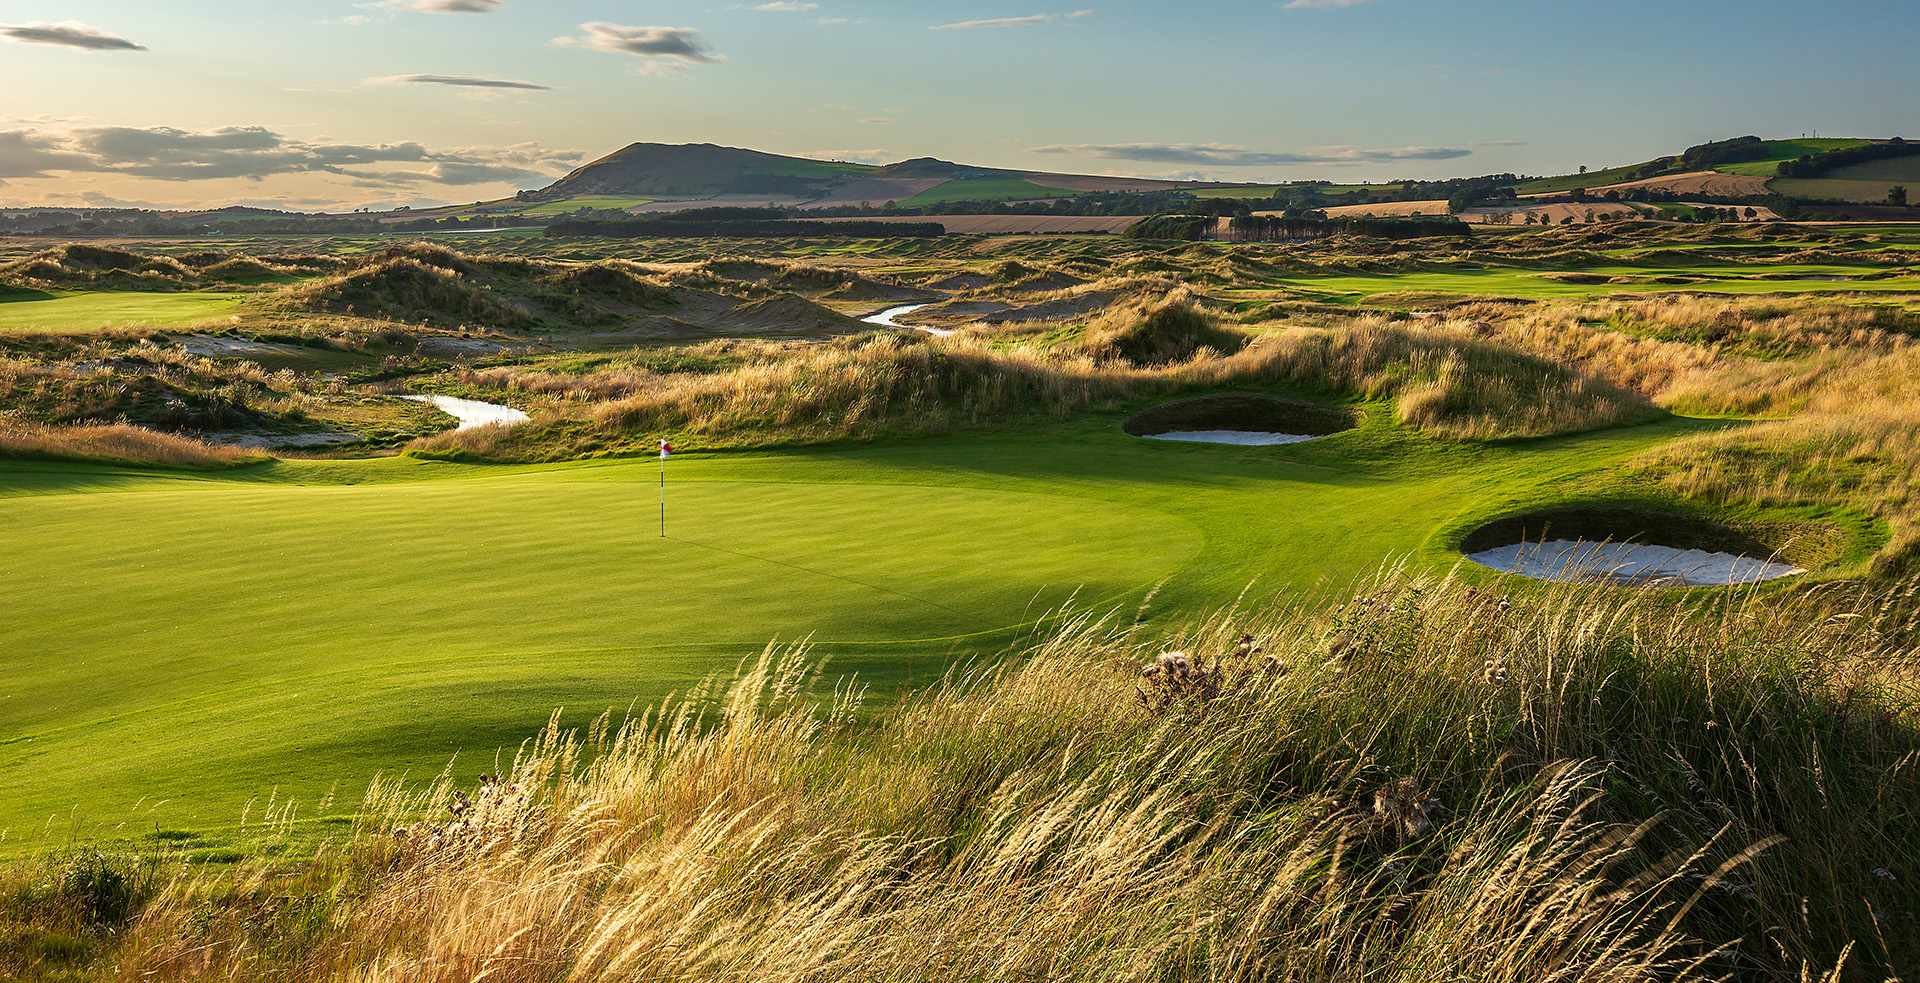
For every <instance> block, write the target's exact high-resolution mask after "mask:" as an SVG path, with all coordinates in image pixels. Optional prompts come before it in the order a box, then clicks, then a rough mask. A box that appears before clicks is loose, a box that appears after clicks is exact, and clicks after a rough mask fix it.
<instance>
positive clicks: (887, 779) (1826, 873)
mask: <svg viewBox="0 0 1920 983" xmlns="http://www.w3.org/2000/svg"><path fill="white" fill-rule="evenodd" d="M1661 597H1662V595H1651V594H1645V593H1634V592H1631V591H1624V590H1614V589H1602V588H1591V587H1575V586H1536V587H1529V588H1527V589H1525V590H1522V591H1519V592H1517V593H1515V594H1512V595H1508V596H1495V595H1493V594H1490V593H1487V592H1485V591H1481V590H1476V589H1473V588H1470V587H1467V586H1465V585H1463V584H1462V583H1460V582H1457V581H1455V580H1452V579H1451V578H1439V579H1435V578H1416V577H1410V576H1406V575H1403V574H1401V573H1399V572H1396V571H1389V572H1387V573H1385V574H1383V575H1382V576H1380V577H1379V578H1377V579H1376V580H1374V581H1373V582H1371V583H1368V584H1367V585H1365V586H1364V587H1363V588H1362V589H1361V590H1360V591H1358V596H1355V597H1353V598H1351V599H1350V600H1339V601H1335V602H1328V603H1315V604H1306V603H1295V604H1287V605H1283V606H1277V607H1268V608H1259V607H1256V606H1255V605H1253V604H1251V603H1247V602H1245V601H1244V600H1243V602H1242V603H1239V604H1237V605H1235V606H1234V607H1233V608H1231V609H1229V610H1224V611H1222V612H1220V613H1218V614H1217V615H1214V616H1211V617H1205V618H1200V619H1197V620H1195V621H1193V622H1191V623H1188V624H1186V625H1184V626H1180V627H1178V628H1176V629H1174V630H1173V631H1172V632H1171V634H1170V635H1167V636H1160V637H1158V638H1154V639H1149V637H1148V636H1147V634H1146V633H1145V632H1144V631H1143V630H1141V629H1140V628H1138V627H1137V626H1135V625H1134V624H1133V623H1132V620H1131V619H1129V618H1126V617H1124V616H1121V617H1112V616H1109V617H1106V618H1101V617H1094V616H1091V615H1088V616H1082V617H1078V618H1070V619H1068V620H1067V621H1065V622H1064V623H1061V624H1060V625H1059V626H1058V627H1057V628H1056V629H1054V630H1052V631H1051V632H1050V633H1049V634H1046V635H1045V636H1043V637H1038V638H1036V639H1034V640H1033V641H1032V642H1031V643H1030V644H1028V645H1026V646H1024V647H1023V648H1022V649H1021V650H1020V651H1019V652H1017V653H1015V657H1013V658H1009V659H1006V660H1003V661H1000V662H997V663H995V664H992V665H983V666H981V667H979V668H977V669H975V670H974V671H971V672H966V673H955V674H953V675H951V676H949V677H948V678H947V679H946V680H945V681H944V682H943V683H942V684H940V685H938V686H935V687H932V688H930V689H928V690H926V691H923V692H920V693H918V694H915V695H912V696H909V697H906V698H904V699H902V700H900V701H899V702H885V701H879V700H876V699H875V698H874V697H873V696H872V695H871V694H867V693H865V692H864V691H863V690H862V689H861V687H860V685H859V683H858V681H857V680H842V681H840V682H839V683H837V684H835V685H834V686H833V688H832V692H831V694H829V693H827V692H826V689H825V683H824V680H825V678H826V677H825V676H824V675H822V674H821V670H820V667H819V666H818V665H817V664H814V663H812V662H811V661H810V656H809V653H808V651H807V649H806V647H805V646H798V647H793V648H788V649H772V648H770V649H769V650H768V651H767V652H766V653H764V654H763V655H762V656H761V657H760V658H759V659H758V660H750V662H749V663H748V664H746V665H745V666H743V671H742V672H741V673H740V674H739V675H738V677H737V678H736V679H735V680H734V681H733V682H732V683H731V684H730V685H726V686H721V685H717V684H715V685H710V686H707V687H703V688H701V689H700V690H697V691H696V692H693V693H690V694H687V695H686V696H685V697H684V698H682V699H679V700H676V701H672V702H670V703H669V704H668V705H666V706H663V707H661V708H658V709H655V710H653V711H649V712H647V713H645V714H643V715H641V716H639V717H637V718H635V719H632V720H629V721H627V722H625V723H624V724H620V725H618V726H614V725H612V724H611V722H609V721H608V720H606V719H602V720H599V721H596V722H594V723H593V725H592V726H591V727H588V728H586V729H585V731H584V732H580V731H576V730H569V729H565V728H563V727H562V726H561V725H560V724H559V723H558V717H557V715H556V722H555V724H554V725H553V726H551V727H549V729H548V730H547V731H546V732H545V733H544V734H542V735H540V737H539V738H537V739H536V740H534V741H531V742H530V743H528V744H527V745H525V746H524V747H523V748H522V750H521V752H520V753H519V754H518V756H517V757H516V758H515V760H514V761H513V763H512V765H511V767H510V768H508V769H507V770H505V772H504V773H503V774H501V775H499V776H485V777H483V779H482V780H481V781H480V782H479V784H478V785H477V786H476V785H473V784H470V783H468V782H467V781H454V780H452V779H443V780H442V781H441V782H440V783H439V784H437V785H435V786H433V787H431V788H425V789H418V788H415V789H409V788H403V787H399V786H395V785H391V784H384V785H378V786H376V789H375V791H374V792H373V793H371V794H370V796H369V800H368V803H367V807H366V810H365V815H366V817H367V818H366V819H365V821H364V822H363V824H362V827H361V828H360V829H359V831H358V832H357V833H356V834H355V835H354V837H353V838H352V839H351V840H350V841H349V842H348V843H346V844H345V845H344V846H343V847H342V848H340V849H337V850H331V851H328V852H326V853H324V854H323V855H322V856H321V857H319V858H318V859H316V860H313V861H310V862H301V863H290V862H280V863H275V862H272V861H258V862H254V863H251V864H247V865H242V866H241V867H238V868H217V869H216V868H196V869H193V870H186V871H182V872H180V873H178V874H177V875H174V876H171V877H170V878H162V883H160V884H159V885H158V886H157V887H156V888H155V889H154V890H153V892H152V893H151V897H150V898H148V899H147V900H146V901H145V903H144V905H143V906H142V907H141V908H140V909H139V911H138V913H137V914H135V915H133V916H131V917H130V918H129V919H128V920H127V922H126V924H125V927H124V929H123V930H122V932H121V934H120V935H118V936H117V937H116V945H115V950H114V954H113V956H112V958H111V960H110V961H109V962H102V963H100V964H98V965H99V966H100V968H101V972H102V974H103V975H107V976H115V977H117V978H122V979H129V980H132V979H139V980H156V981H162V980H198V979H232V980H268V979H271V980H293V981H308V980H312V981H319V980H353V981H362V983H373V981H387V980H393V981H407V983H437V981H453V980H460V981H468V980H489V981H503V983H505V981H529V983H531V981H563V980H564V981H602V980H605V981H615V980H619V981H628V980H633V981H638V980H729V981H733V980H738V981H789V980H791V981H801V980H805V981H832V980H863V981H865V980H888V981H892V980H901V981H905V980H926V981H934V980H940V981H946V980H1006V981H1026V980H1063V981H1064V980H1089V981H1092V980H1100V981H1110V980H1153V981H1172V980H1222V981H1225V980H1249V981H1251V980H1343V981H1344V980H1353V981H1359V980H1368V981H1373V980H1387V981H1431V980H1511V981H1527V983H1538V981H1575V980H1578V981H1616V980H1617V981H1629V980H1631V981H1641V980H1709V979H1740V980H1798V979H1803V978H1805V979H1812V978H1832V979H1861V980H1868V979H1884V978H1890V973H1891V972H1892V971H1893V970H1894V969H1895V968H1897V967H1900V966H1904V965H1911V964H1912V962H1913V960H1914V959H1916V958H1917V957H1920V942H1916V939H1920V933H1916V932H1914V931H1913V930H1912V929H1911V928H1910V927H1909V926H1911V925H1912V921H1911V918H1910V914H1909V913H1911V912H1913V911H1914V910H1915V909H1917V908H1920V892H1917V891H1916V889H1915V887H1914V884H1915V883H1916V881H1915V879H1914V878H1915V877H1916V876H1920V868H1917V867H1916V861H1917V860H1920V827H1917V826H1916V825H1915V824H1914V823H1913V822H1912V821H1911V816H1910V813H1909V812H1908V809H1909V808H1910V803H1912V802H1914V801H1920V798H1917V797H1916V793H1917V792H1920V773H1916V767H1915V766H1916V763H1917V762H1920V739H1917V738H1916V734H1915V732H1914V729H1913V726H1914V723H1915V720H1914V716H1913V712H1912V705H1911V702H1910V700H1911V695H1912V692H1913V689H1912V686H1913V683H1914V677H1913V675H1912V670H1913V664H1912V654H1913V653H1912V649H1911V645H1912V643H1913V639H1914V637H1915V636H1914V632H1913V629H1914V625H1913V624H1912V621H1911V614H1910V612H1911V611H1912V610H1913V603H1912V602H1913V590H1912V589H1911V588H1902V589H1894V590H1891V591H1886V592H1882V593H1877V594H1872V595H1868V594H1864V593H1856V594H1849V593H1846V592H1844V591H1842V590H1839V589H1830V590H1829V591H1828V592H1827V593H1824V594H1822V593H1803V594H1798V595H1793V594H1783V593H1780V592H1758V591H1733V592H1723V593H1721V594H1719V595H1716V596H1715V597H1714V598H1712V599H1710V600H1696V601H1693V602H1690V603H1689V604H1688V605H1686V606H1676V604H1675V603H1674V602H1673V601H1671V600H1670V599H1669V600H1662V599H1660V598H1661ZM1245 634H1250V635H1252V636H1254V639H1255V640H1257V646H1256V645H1254V644H1244V643H1242V639H1243V636H1244V635H1245ZM1169 648H1176V649H1178V650H1179V651H1181V652H1184V653H1185V656H1184V658H1178V657H1169V659H1168V660H1166V662H1165V664H1167V665H1169V666H1174V665H1176V664H1177V666H1178V669H1177V671H1176V670H1174V669H1168V670H1164V671H1156V672H1155V673H1154V674H1152V675H1143V672H1142V667H1143V665H1158V664H1159V663H1158V662H1156V660H1157V657H1158V656H1159V655H1160V653H1162V652H1163V651H1164V650H1167V649H1169ZM881 702H885V705H881V706H877V707H876V706H874V705H873V704H875V703H881ZM1409 802H1418V803H1420V805H1419V807H1418V814H1419V815H1420V816H1422V817H1430V819H1428V820H1422V821H1409V818H1410V817H1412V816H1413V815H1414V812H1413V811H1411V810H1410V809H1409V807H1408V806H1407V803H1409ZM1803 974H1804V975H1803ZM1829 974H1830V975H1829Z"/></svg>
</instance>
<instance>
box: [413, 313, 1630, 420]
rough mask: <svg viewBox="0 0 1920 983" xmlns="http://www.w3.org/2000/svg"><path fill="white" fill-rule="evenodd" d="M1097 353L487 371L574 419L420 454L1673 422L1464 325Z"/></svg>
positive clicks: (1299, 333)
mask: <svg viewBox="0 0 1920 983" xmlns="http://www.w3.org/2000/svg"><path fill="white" fill-rule="evenodd" d="M1087 339H1088V340H1087V341H1085V342H1080V341H1075V342H1072V343H1068V344H1058V345H1056V344H1050V343H1048V342H1047V341H1045V340H1044V339H1039V340H1035V339H1027V340H1022V341H1015V342H1008V341H1006V340H1005V339H1002V338H999V337H994V336H988V335H981V334H976V333H966V334H960V335H955V336H952V337H948V338H937V339H935V338H924V337H916V336H911V335H903V334H891V333H874V334H868V335H861V336H857V337H853V338H846V339H839V340H835V341H832V342H827V343H824V344H818V345H791V344H789V345H781V346H768V345H763V346H757V347H754V346H747V345H742V344H738V343H735V344H733V345H730V346H729V348H728V352H729V357H731V358H737V359H738V360H739V361H740V362H741V363H743V364H739V365H736V366H734V367H731V368H727V369H724V370H721V371H712V372H690V373H672V372H669V373H660V372H652V371H647V370H644V369H641V368H639V367H637V366H635V367H622V368H619V369H608V370H598V371H593V372H587V373H580V374H564V373H556V372H552V371H528V370H523V369H513V368H507V369H491V370H485V371H484V372H482V373H475V374H474V375H473V378H474V379H475V380H476V381H477V382H479V383H482V384H493V385H504V386H508V387H513V388H522V389H527V390H531V391H538V392H542V393H544V394H547V395H555V396H563V397H568V398H570V399H571V401H572V402H571V405H568V406H563V407H562V408H561V409H559V410H557V411H555V412H553V413H550V414H549V415H548V416H547V417H546V418H544V419H543V420H540V421H537V422H536V424H535V425H533V426H523V427H519V428H516V429H514V430H510V431H482V430H470V431H461V432H457V433H451V434H443V435H439V436H435V437H431V438H427V439H425V440H424V441H421V442H419V444H418V445H417V446H420V447H422V448H425V449H431V450H441V451H446V450H466V451H471V452H475V453H480V454H484V455H489V456H502V457H523V456H549V457H553V456H566V455H568V454H573V453H579V452H582V451H591V450H608V449H620V448H623V447H625V448H633V447H641V446H646V445H647V443H648V441H649V440H651V439H653V438H655V437H658V436H659V435H662V434H677V435H680V436H682V437H685V438H688V439H697V440H699V441H700V442H702V443H703V444H706V445H708V446H719V445H729V444H764V443H771V442H780V443H806V442H816V441H827V440H837V439H846V438H855V439H861V438H870V437H874V436H878V435H882V434H889V433H944V432H950V431H954V430H959V429H968V428H981V427H991V426H996V425H999V424H1002V423H1005V422H1008V421H1015V420H1020V421H1029V420H1035V419H1042V420H1044V419H1058V418H1061V417H1064V416H1067V415H1069V414H1075V413H1083V412H1101V411H1110V410H1113V409H1116V408H1118V407H1120V406H1122V405H1125V404H1126V403H1128V402H1131V401H1137V400H1141V399H1146V398H1149V397H1171V396H1175V395H1178V394H1180V393H1183V392H1192V391H1200V390H1205V389H1209V388H1219V387H1223V386H1231V387H1242V388H1244V387H1256V388H1257V387H1260V386H1263V385H1275V384H1287V385H1292V386H1298V387H1307V388H1311V389H1319V390H1322V391H1327V392H1330V393H1334V392H1340V391H1343V390H1344V391H1347V392H1358V393H1360V394H1363V395H1365V396H1367V397H1372V398H1387V399H1393V400H1395V401H1396V405H1397V408H1398V411H1399V415H1400V417H1401V419H1402V420H1403V421H1404V422H1406V423H1408V424H1410V425H1412V426H1415V427H1418V428H1420V429H1423V430H1426V431H1428V432H1431V433H1434V434H1437V435H1441V436H1445V437H1451V438H1456V439H1495V438H1507V437H1535V436H1545V435H1549V434H1556V433H1568V432H1576V431H1581V430H1590V429H1596V428H1600V427H1608V426H1618V425H1622V424H1627V423H1634V422H1641V421H1645V420H1649V419H1653V418H1656V417H1657V416H1659V415H1660V414H1659V411H1658V410H1657V409H1655V408H1654V407H1653V406H1652V405H1651V404H1650V403H1649V402H1648V401H1647V400H1646V399H1645V398H1643V397H1640V396H1637V395H1635V394H1632V393H1629V392H1627V391H1624V390H1622V389H1619V388H1617V387H1614V386H1611V385H1608V384H1606V383H1603V382H1599V381H1597V380H1595V379H1592V378H1590V377H1588V376H1585V375H1582V374H1581V373H1579V372H1577V371H1574V370H1572V369H1569V368H1566V367H1564V366H1560V365H1555V364H1553V363H1551V362H1548V361H1546V360H1543V359H1540V358H1537V357H1534V356H1531V355H1527V354H1524V353H1521V352H1517V351H1514V350H1513V349H1511V348H1507V347H1503V346H1501V345H1498V344H1495V343H1492V342H1488V341H1485V340H1482V339H1478V338H1475V337H1473V335H1472V333H1471V331H1470V330H1468V329H1467V328H1466V327H1465V326H1462V325H1459V324H1451V323H1450V324H1444V325H1437V326H1433V327H1426V326H1415V325H1407V324H1403V323H1398V322H1392V321H1389V320H1387V319H1385V318H1381V317H1369V318H1360V319H1356V320H1355V321H1353V322H1352V323H1350V324H1347V325H1344V326H1341V327H1338V328H1330V329H1316V328H1300V329H1292V330H1290V331H1287V332H1283V333H1275V334H1268V335H1263V336H1261V337H1258V338H1255V339H1253V340H1252V341H1251V342H1250V343H1249V342H1248V340H1247V339H1246V338H1245V337H1244V336H1241V335H1239V334H1238V333H1237V332H1232V331H1227V330H1224V329H1221V328H1219V327H1217V326H1216V325H1215V324H1214V323H1213V322H1212V320H1211V319H1210V318H1208V317H1207V316H1206V315H1205V314H1203V313H1201V312H1199V311H1197V310H1195V309H1193V308H1192V307H1191V306H1188V305H1186V304H1185V303H1183V302H1182V301H1181V300H1180V299H1179V298H1175V299H1174V300H1172V301H1171V302H1168V303H1164V304H1161V305H1157V306H1156V305H1140V306H1129V307H1126V308H1125V309H1124V310H1123V311H1121V312H1120V313H1118V314H1114V315H1111V316H1110V319H1109V320H1108V321H1104V322H1102V323H1100V324H1097V325H1095V326H1094V328H1092V329H1090V330H1089V332H1088V334H1087ZM1216 346H1217V347H1216ZM607 397H613V398H607Z"/></svg>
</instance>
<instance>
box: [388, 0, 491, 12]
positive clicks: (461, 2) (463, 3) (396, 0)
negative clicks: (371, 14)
mask: <svg viewBox="0 0 1920 983" xmlns="http://www.w3.org/2000/svg"><path fill="white" fill-rule="evenodd" d="M359 6H361V7H363V8H365V9H367V10H404V11H409V12H412V13H416V14H491V13H493V12H494V11H496V10H505V9H507V0H380V2H379V3H363V4H360V5H359Z"/></svg>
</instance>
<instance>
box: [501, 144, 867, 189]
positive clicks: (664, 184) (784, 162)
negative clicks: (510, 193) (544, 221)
mask: <svg viewBox="0 0 1920 983" xmlns="http://www.w3.org/2000/svg"><path fill="white" fill-rule="evenodd" d="M876 170H879V168H875V167H872V166H869V165H866V164H848V163H840V162H835V161H824V160H809V159H806V158H804V157H783V156H780V155H779V154H767V153H761V152H760V151H758V150H741V149H738V148H735V147H721V146H716V145H714V144H711V143H689V144H678V145H676V144H665V143H635V144H629V145H628V146H625V147H622V148H621V149H619V150H616V151H614V152H613V153H610V154H608V155H606V156H605V157H602V158H600V159H599V160H596V161H593V162H592V163H589V164H586V165H583V166H581V167H580V168H578V169H577V170H575V171H574V172H573V173H571V174H568V175H567V176H566V177H563V178H561V179H560V180H558V181H555V182H554V183H553V184H551V185H548V186H547V187H545V188H543V189H541V190H539V191H535V192H529V193H527V195H526V197H527V198H530V199H533V200H538V201H549V200H558V199H567V198H584V197H593V196H626V197H638V198H689V197H700V196H708V195H787V196H791V197H796V198H815V197H821V196H822V195H824V194H825V193H826V192H827V191H828V190H830V189H831V188H832V187H833V186H834V185H835V184H836V183H839V182H840V181H841V180H842V179H844V178H848V177H855V176H861V175H865V174H868V173H870V172H873V171H876Z"/></svg>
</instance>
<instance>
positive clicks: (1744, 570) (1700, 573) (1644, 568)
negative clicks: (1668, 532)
mask: <svg viewBox="0 0 1920 983" xmlns="http://www.w3.org/2000/svg"><path fill="white" fill-rule="evenodd" d="M1467 559H1469V560H1472V561H1473V562H1475V563H1478V564H1480V565H1481V566H1485V567H1492V568H1493V569H1495V570H1499V571H1502V572H1504V573H1514V574H1519V575H1520V576H1522V577H1532V578H1534V579H1535V580H1560V581H1581V582H1602V583H1613V584H1623V585H1632V586H1649V587H1656V586H1657V587H1725V586H1728V585H1731V584H1752V583H1758V582H1760V581H1762V580H1774V579H1776V578H1779V577H1790V576H1792V575H1794V574H1797V573H1806V571H1805V570H1802V569H1801V568H1799V567H1796V566H1793V565H1792V564H1788V563H1781V562H1778V561H1775V560H1762V559H1758V558H1755V557H1751V556H1739V555H1736V554H1733V553H1721V552H1717V551H1710V550H1697V549H1693V550H1683V549H1675V548H1674V547H1671V546H1650V545H1644V544H1640V543H1590V542H1587V541H1586V540H1580V539H1551V540H1547V541H1546V542H1540V543H1515V544H1513V545H1510V546H1496V547H1494V548H1493V549H1490V550H1483V551H1481V552H1479V553H1469V554H1467Z"/></svg>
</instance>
